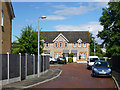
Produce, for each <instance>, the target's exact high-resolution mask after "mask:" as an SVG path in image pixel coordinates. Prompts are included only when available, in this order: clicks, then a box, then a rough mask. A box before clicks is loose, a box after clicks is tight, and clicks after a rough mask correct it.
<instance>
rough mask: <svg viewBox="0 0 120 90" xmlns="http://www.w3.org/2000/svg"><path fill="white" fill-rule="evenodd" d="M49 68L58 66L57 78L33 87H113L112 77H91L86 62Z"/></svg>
mask: <svg viewBox="0 0 120 90" xmlns="http://www.w3.org/2000/svg"><path fill="white" fill-rule="evenodd" d="M51 68H59V69H61V70H63V72H62V74H61V75H60V76H59V77H58V78H57V79H54V80H52V81H49V82H47V83H44V84H40V85H37V86H34V87H33V88H115V84H114V81H113V80H112V78H105V77H102V78H100V77H97V78H96V77H91V70H87V69H86V64H67V65H63V66H51Z"/></svg>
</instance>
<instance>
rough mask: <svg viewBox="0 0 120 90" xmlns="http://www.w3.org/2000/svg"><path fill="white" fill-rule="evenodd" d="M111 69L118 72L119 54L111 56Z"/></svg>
mask: <svg viewBox="0 0 120 90" xmlns="http://www.w3.org/2000/svg"><path fill="white" fill-rule="evenodd" d="M112 69H113V70H115V71H118V72H120V56H113V57H112Z"/></svg>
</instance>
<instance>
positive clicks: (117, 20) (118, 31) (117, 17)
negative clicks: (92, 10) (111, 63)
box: [98, 1, 120, 57]
mask: <svg viewBox="0 0 120 90" xmlns="http://www.w3.org/2000/svg"><path fill="white" fill-rule="evenodd" d="M99 21H100V24H101V25H102V26H103V30H102V31H101V32H99V33H98V37H100V38H101V39H102V40H103V41H104V42H103V43H104V44H106V49H107V50H106V55H107V56H108V57H112V56H116V55H117V56H118V55H120V1H119V2H109V3H108V7H106V8H103V13H102V16H101V17H100V19H99Z"/></svg>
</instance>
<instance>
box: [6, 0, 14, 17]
mask: <svg viewBox="0 0 120 90" xmlns="http://www.w3.org/2000/svg"><path fill="white" fill-rule="evenodd" d="M6 5H7V7H8V9H9V11H10V15H11V19H13V18H15V14H14V10H13V6H12V3H11V2H6Z"/></svg>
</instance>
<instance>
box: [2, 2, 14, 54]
mask: <svg viewBox="0 0 120 90" xmlns="http://www.w3.org/2000/svg"><path fill="white" fill-rule="evenodd" d="M0 13H1V14H0V15H1V16H0V54H1V53H2V54H5V53H7V52H9V53H11V34H12V33H11V32H12V19H13V18H14V17H15V15H14V12H13V7H12V4H11V2H0Z"/></svg>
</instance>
